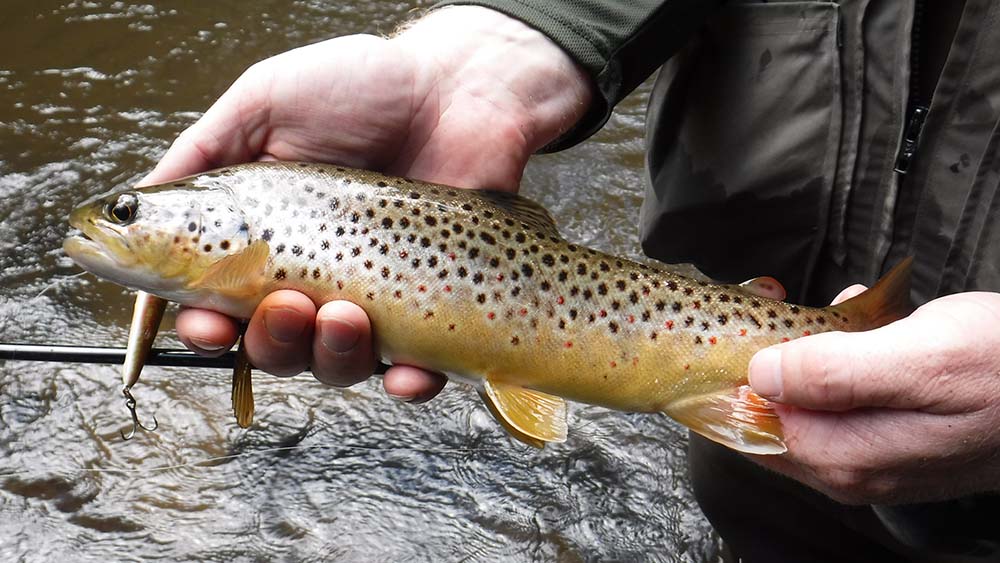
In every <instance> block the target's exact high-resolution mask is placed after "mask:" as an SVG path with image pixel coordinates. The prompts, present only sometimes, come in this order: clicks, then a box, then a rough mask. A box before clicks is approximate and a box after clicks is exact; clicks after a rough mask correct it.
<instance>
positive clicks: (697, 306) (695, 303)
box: [694, 301, 701, 309]
mask: <svg viewBox="0 0 1000 563" xmlns="http://www.w3.org/2000/svg"><path fill="white" fill-rule="evenodd" d="M694 308H695V309H701V301H695V302H694Z"/></svg>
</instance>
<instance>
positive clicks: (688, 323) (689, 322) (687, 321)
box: [684, 317, 694, 326]
mask: <svg viewBox="0 0 1000 563" xmlns="http://www.w3.org/2000/svg"><path fill="white" fill-rule="evenodd" d="M693 324H694V317H685V318H684V326H691V325H693Z"/></svg>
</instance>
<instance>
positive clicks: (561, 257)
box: [559, 254, 569, 264]
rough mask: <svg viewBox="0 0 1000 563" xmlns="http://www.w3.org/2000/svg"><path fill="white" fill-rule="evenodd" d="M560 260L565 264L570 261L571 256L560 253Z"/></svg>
mask: <svg viewBox="0 0 1000 563" xmlns="http://www.w3.org/2000/svg"><path fill="white" fill-rule="evenodd" d="M559 261H560V262H562V263H563V264H568V263H569V256H566V255H565V254H560V255H559Z"/></svg>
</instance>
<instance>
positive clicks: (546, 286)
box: [539, 281, 552, 291]
mask: <svg viewBox="0 0 1000 563" xmlns="http://www.w3.org/2000/svg"><path fill="white" fill-rule="evenodd" d="M539 287H541V288H542V291H548V290H550V289H552V284H550V283H549V282H548V281H543V282H542V284H541V286H539Z"/></svg>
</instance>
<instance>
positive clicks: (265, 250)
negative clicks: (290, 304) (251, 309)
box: [190, 240, 271, 296]
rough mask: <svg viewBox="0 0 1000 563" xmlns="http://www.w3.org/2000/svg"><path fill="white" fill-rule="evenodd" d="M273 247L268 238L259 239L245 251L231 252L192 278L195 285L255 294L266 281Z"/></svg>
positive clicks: (223, 291)
mask: <svg viewBox="0 0 1000 563" xmlns="http://www.w3.org/2000/svg"><path fill="white" fill-rule="evenodd" d="M270 253H271V249H270V247H269V246H268V244H267V242H265V241H263V240H256V241H254V242H253V243H251V244H250V246H248V247H246V248H245V249H243V251H242V252H239V253H237V254H231V255H229V256H226V257H225V258H223V259H221V260H219V261H218V262H216V263H215V264H212V265H211V266H209V267H208V269H207V270H205V273H204V274H203V275H202V276H201V277H200V278H198V279H197V280H195V281H194V282H192V283H191V284H190V285H191V287H196V288H200V289H211V290H214V291H218V292H221V293H224V294H226V295H229V296H247V295H253V294H255V293H257V292H258V291H259V290H260V285H261V284H262V283H263V282H264V267H265V266H266V265H267V257H268V255H269V254H270Z"/></svg>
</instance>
